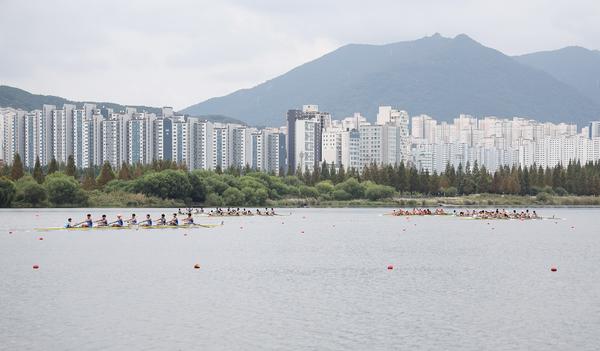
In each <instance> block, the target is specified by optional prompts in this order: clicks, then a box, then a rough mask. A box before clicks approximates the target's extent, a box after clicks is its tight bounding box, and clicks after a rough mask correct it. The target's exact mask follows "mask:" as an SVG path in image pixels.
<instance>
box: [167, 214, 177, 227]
mask: <svg viewBox="0 0 600 351" xmlns="http://www.w3.org/2000/svg"><path fill="white" fill-rule="evenodd" d="M169 225H179V219H177V213H173V218H171V220H170V221H169Z"/></svg>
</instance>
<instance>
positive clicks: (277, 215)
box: [198, 213, 292, 218]
mask: <svg viewBox="0 0 600 351" xmlns="http://www.w3.org/2000/svg"><path fill="white" fill-rule="evenodd" d="M291 215H292V214H291V213H290V214H279V213H276V214H269V215H267V214H254V213H253V214H224V215H220V214H208V213H207V214H200V215H198V216H199V217H208V218H221V217H288V216H291Z"/></svg>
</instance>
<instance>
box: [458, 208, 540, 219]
mask: <svg viewBox="0 0 600 351" xmlns="http://www.w3.org/2000/svg"><path fill="white" fill-rule="evenodd" d="M453 214H454V215H455V216H457V217H471V218H482V219H540V218H541V217H540V216H538V214H537V212H535V210H533V211H531V212H529V210H525V211H523V210H521V212H517V210H512V212H511V211H507V210H505V209H502V210H499V209H496V210H495V211H487V210H471V211H469V210H465V211H456V210H454V213H453Z"/></svg>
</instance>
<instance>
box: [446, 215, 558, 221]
mask: <svg viewBox="0 0 600 351" xmlns="http://www.w3.org/2000/svg"><path fill="white" fill-rule="evenodd" d="M456 217H457V218H459V219H469V220H476V221H559V220H564V218H559V217H537V218H514V217H500V218H494V217H472V216H456Z"/></svg>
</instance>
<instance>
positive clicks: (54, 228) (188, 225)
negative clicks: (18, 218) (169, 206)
mask: <svg viewBox="0 0 600 351" xmlns="http://www.w3.org/2000/svg"><path fill="white" fill-rule="evenodd" d="M222 225H223V223H221V224H181V225H153V226H147V225H131V226H123V227H111V226H102V227H91V228H90V227H75V228H65V227H50V228H38V229H37V230H40V231H54V230H67V231H91V230H138V229H148V230H150V229H194V228H215V227H220V226H222Z"/></svg>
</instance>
